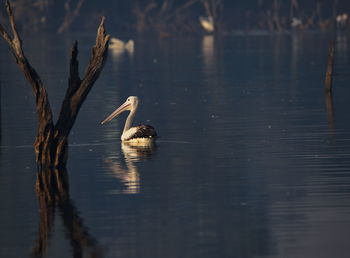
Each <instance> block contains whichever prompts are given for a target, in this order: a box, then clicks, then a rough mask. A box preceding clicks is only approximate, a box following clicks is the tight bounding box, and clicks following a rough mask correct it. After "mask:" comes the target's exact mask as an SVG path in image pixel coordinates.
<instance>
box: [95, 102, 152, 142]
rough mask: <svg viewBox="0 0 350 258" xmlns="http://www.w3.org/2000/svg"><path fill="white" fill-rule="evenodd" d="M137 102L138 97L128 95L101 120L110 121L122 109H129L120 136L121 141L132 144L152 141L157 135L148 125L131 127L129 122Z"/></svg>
mask: <svg viewBox="0 0 350 258" xmlns="http://www.w3.org/2000/svg"><path fill="white" fill-rule="evenodd" d="M138 104H139V98H138V97H136V96H130V97H128V98H127V100H126V101H125V102H124V104H122V105H121V106H120V107H119V108H117V109H116V110H115V111H114V112H113V113H112V114H110V115H109V116H108V117H107V118H106V119H105V120H103V121H102V122H101V124H104V123H106V122H108V121H111V120H112V119H113V118H114V117H116V116H117V115H119V114H120V113H122V112H124V111H130V113H129V116H128V118H127V119H126V122H125V126H124V130H123V133H122V136H121V140H122V141H123V142H128V143H129V144H134V145H148V144H151V143H152V142H153V140H154V139H155V138H156V137H157V133H156V131H155V130H154V128H153V127H152V126H150V125H139V126H135V127H131V123H132V121H133V119H134V117H135V114H136V111H137V107H138Z"/></svg>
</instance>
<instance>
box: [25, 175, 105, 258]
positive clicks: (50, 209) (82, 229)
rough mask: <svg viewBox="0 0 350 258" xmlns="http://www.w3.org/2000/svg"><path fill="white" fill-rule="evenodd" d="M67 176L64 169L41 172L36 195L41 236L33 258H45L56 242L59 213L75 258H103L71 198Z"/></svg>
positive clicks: (39, 234)
mask: <svg viewBox="0 0 350 258" xmlns="http://www.w3.org/2000/svg"><path fill="white" fill-rule="evenodd" d="M68 185H69V184H68V174H67V170H66V169H65V168H62V169H51V168H49V169H40V170H38V173H37V181H36V193H37V197H38V201H39V229H38V237H37V239H36V241H35V244H34V246H33V249H32V253H31V257H45V256H46V253H47V250H48V248H49V245H50V240H51V239H53V237H52V235H53V233H54V230H53V228H54V222H55V218H56V212H57V210H58V213H59V215H60V217H61V219H62V222H63V223H62V224H63V226H64V228H65V230H66V235H67V239H69V241H70V244H71V250H72V257H83V256H84V257H85V255H86V257H95V258H98V257H103V251H102V247H101V246H98V244H97V241H96V240H95V239H94V237H93V236H91V235H90V234H89V232H88V228H87V227H86V226H85V225H84V224H83V219H82V218H81V216H80V215H79V211H78V210H77V208H76V207H75V205H74V204H73V202H72V200H71V199H70V197H69V186H68Z"/></svg>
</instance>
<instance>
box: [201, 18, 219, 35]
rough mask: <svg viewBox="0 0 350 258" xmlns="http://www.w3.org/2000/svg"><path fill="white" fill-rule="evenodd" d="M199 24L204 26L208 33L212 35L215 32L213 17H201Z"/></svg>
mask: <svg viewBox="0 0 350 258" xmlns="http://www.w3.org/2000/svg"><path fill="white" fill-rule="evenodd" d="M199 22H200V24H201V25H202V27H203V29H205V30H206V31H207V32H209V33H212V32H213V31H214V30H215V26H214V19H213V17H212V16H208V17H203V16H200V17H199Z"/></svg>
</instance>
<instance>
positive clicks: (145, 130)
mask: <svg viewBox="0 0 350 258" xmlns="http://www.w3.org/2000/svg"><path fill="white" fill-rule="evenodd" d="M156 137H157V133H156V130H155V129H154V128H153V127H152V126H150V125H139V126H137V131H136V133H135V134H133V135H132V136H131V137H130V138H129V139H128V140H131V139H135V138H156Z"/></svg>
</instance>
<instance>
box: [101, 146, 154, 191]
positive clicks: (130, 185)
mask: <svg viewBox="0 0 350 258" xmlns="http://www.w3.org/2000/svg"><path fill="white" fill-rule="evenodd" d="M155 149H156V145H155V144H154V143H150V144H147V145H141V146H140V145H131V144H128V143H122V144H121V150H122V152H123V155H124V161H125V166H123V165H122V164H121V162H120V161H118V160H116V159H113V158H112V157H110V158H107V159H106V160H105V163H106V164H107V165H108V167H109V169H110V170H111V171H112V176H113V177H115V178H117V179H118V180H120V181H121V182H122V184H123V186H124V188H123V189H122V190H121V191H118V193H122V194H138V193H140V187H141V185H140V174H139V171H138V168H137V166H136V162H139V161H142V160H147V159H150V158H151V157H152V155H153V153H154V151H155Z"/></svg>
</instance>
